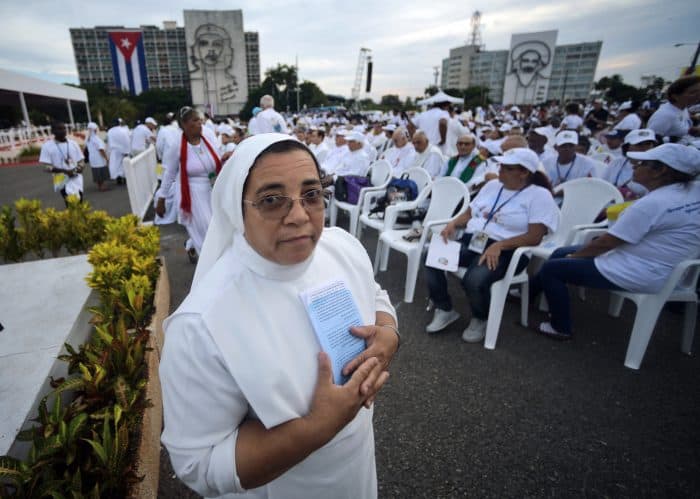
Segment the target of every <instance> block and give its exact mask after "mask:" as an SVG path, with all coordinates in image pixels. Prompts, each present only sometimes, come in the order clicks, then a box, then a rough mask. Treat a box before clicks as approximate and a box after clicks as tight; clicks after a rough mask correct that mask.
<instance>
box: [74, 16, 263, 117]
mask: <svg viewBox="0 0 700 499" xmlns="http://www.w3.org/2000/svg"><path fill="white" fill-rule="evenodd" d="M184 13H185V26H184V27H182V26H177V24H176V22H174V21H165V22H164V23H163V27H162V28H159V27H157V26H146V25H144V26H139V27H138V28H126V27H124V26H118V25H114V26H95V27H92V28H84V27H83V28H70V35H71V42H72V44H73V52H74V55H75V63H76V67H77V70H78V79H79V80H80V84H81V85H86V84H95V83H102V84H106V85H107V86H108V87H110V88H112V89H122V90H124V91H127V92H130V93H132V94H134V95H138V94H139V93H141V92H143V91H145V90H148V89H174V88H184V89H188V90H190V92H191V94H192V98H193V103H194V104H195V105H196V106H198V107H200V108H202V109H203V110H207V111H209V112H210V113H211V114H232V113H236V112H238V111H239V110H240V109H241V108H242V107H243V105H244V104H245V101H246V99H247V96H248V92H249V91H250V90H252V89H254V88H257V87H258V86H260V50H259V37H258V33H257V32H246V31H244V30H243V13H242V11H240V10H228V11H185V12H184ZM205 20H206V21H205ZM207 24H208V25H209V26H206V25H207Z"/></svg>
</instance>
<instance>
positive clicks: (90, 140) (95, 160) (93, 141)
mask: <svg viewBox="0 0 700 499" xmlns="http://www.w3.org/2000/svg"><path fill="white" fill-rule="evenodd" d="M87 129H88V136H87V138H86V139H85V149H87V153H88V154H87V156H88V163H90V170H91V171H92V180H93V181H94V182H95V183H96V184H97V190H98V191H100V192H104V191H107V190H109V189H108V188H107V187H105V186H104V181H105V180H107V179H108V178H109V169H108V168H107V152H106V151H107V146H105V143H104V141H103V140H102V139H101V138H100V136H99V135H98V133H99V131H100V127H98V126H97V123H94V122H92V121H91V122H90V123H88V125H87Z"/></svg>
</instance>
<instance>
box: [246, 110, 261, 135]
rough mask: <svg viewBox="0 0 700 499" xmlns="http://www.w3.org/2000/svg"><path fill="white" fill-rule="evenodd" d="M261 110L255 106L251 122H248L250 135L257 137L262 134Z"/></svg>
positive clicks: (251, 112)
mask: <svg viewBox="0 0 700 499" xmlns="http://www.w3.org/2000/svg"><path fill="white" fill-rule="evenodd" d="M260 111H262V109H260V108H259V107H258V106H255V107H254V108H253V109H252V110H251V111H250V114H251V115H252V116H251V117H250V120H248V135H257V134H259V133H260V131H259V130H258V114H260Z"/></svg>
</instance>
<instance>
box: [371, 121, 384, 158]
mask: <svg viewBox="0 0 700 499" xmlns="http://www.w3.org/2000/svg"><path fill="white" fill-rule="evenodd" d="M387 140H388V139H387V137H386V135H385V134H384V131H383V130H382V124H381V122H379V121H376V122H374V124H373V125H372V130H371V131H370V132H369V133H368V134H367V142H368V143H369V145H371V146H372V147H374V149H375V150H376V151H377V152H379V150H380V149H382V146H383V145H384V144H385V143H386V141H387Z"/></svg>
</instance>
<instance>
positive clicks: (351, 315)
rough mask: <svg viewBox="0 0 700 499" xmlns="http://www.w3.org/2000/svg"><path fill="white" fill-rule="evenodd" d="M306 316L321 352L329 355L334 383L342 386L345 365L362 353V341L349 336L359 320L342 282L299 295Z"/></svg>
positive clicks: (363, 342) (344, 377) (352, 299)
mask: <svg viewBox="0 0 700 499" xmlns="http://www.w3.org/2000/svg"><path fill="white" fill-rule="evenodd" d="M299 297H300V298H301V301H302V302H303V303H304V307H306V312H307V313H308V314H309V318H310V319H311V324H312V325H313V328H314V332H315V333H316V337H317V338H318V341H319V343H321V349H322V350H323V351H324V352H326V353H327V354H328V356H329V357H330V360H331V366H332V368H333V381H334V382H335V384H336V385H343V384H345V383H346V382H347V380H348V379H350V377H349V376H343V374H342V371H343V367H344V366H345V364H347V363H348V362H349V361H351V360H352V359H354V358H355V357H357V356H358V355H359V354H360V353H362V351H363V350H364V349H365V347H366V345H365V340H364V339H363V338H358V337H357V336H354V335H353V334H352V333H350V328H351V327H352V326H361V325H362V318H361V317H360V312H359V310H358V308H357V304H356V303H355V300H354V298H353V296H352V293H350V290H349V289H348V287H347V286H346V284H345V283H344V282H343V281H334V282H331V283H329V284H326V285H324V286H320V287H318V288H314V289H311V290H309V291H303V292H301V293H300V294H299Z"/></svg>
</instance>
